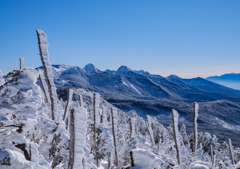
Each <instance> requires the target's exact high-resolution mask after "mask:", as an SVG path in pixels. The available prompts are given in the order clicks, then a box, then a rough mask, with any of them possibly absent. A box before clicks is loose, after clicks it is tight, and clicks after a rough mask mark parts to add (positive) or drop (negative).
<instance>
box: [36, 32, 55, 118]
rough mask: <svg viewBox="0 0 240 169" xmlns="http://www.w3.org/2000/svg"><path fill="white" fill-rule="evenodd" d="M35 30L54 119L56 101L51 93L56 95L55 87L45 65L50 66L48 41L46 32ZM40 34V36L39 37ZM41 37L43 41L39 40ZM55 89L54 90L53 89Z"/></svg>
mask: <svg viewBox="0 0 240 169" xmlns="http://www.w3.org/2000/svg"><path fill="white" fill-rule="evenodd" d="M36 32H37V37H38V47H39V53H40V54H39V55H40V58H41V61H42V65H43V70H44V75H45V78H46V82H47V86H48V91H49V95H50V101H51V110H52V120H55V115H54V112H57V103H56V101H55V100H54V96H53V95H57V94H56V89H55V87H53V86H55V85H54V82H53V79H51V81H50V78H49V75H50V74H51V75H52V72H49V70H48V69H47V67H51V65H50V63H49V60H48V56H49V55H48V51H47V48H46V47H48V43H47V40H46V34H45V33H44V32H42V31H41V30H36ZM40 36H41V37H40ZM41 39H42V40H43V41H41ZM41 45H43V46H44V49H42V46H41ZM54 90H55V91H54Z"/></svg>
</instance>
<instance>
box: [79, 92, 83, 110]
mask: <svg viewBox="0 0 240 169" xmlns="http://www.w3.org/2000/svg"><path fill="white" fill-rule="evenodd" d="M79 104H80V107H83V105H82V96H81V94H79Z"/></svg>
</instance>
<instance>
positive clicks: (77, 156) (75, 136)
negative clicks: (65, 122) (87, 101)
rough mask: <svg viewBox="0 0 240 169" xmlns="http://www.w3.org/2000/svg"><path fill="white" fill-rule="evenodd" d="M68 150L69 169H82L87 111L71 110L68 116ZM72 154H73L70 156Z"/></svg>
mask: <svg viewBox="0 0 240 169" xmlns="http://www.w3.org/2000/svg"><path fill="white" fill-rule="evenodd" d="M70 119H71V120H70V150H69V153H70V154H69V155H70V159H69V164H70V165H69V167H68V168H69V169H70V168H71V169H82V168H83V164H82V161H83V160H82V158H83V155H84V146H85V144H86V133H87V128H86V124H87V111H86V109H84V108H83V107H77V108H75V110H74V109H72V110H71V115H70ZM72 153H73V154H72Z"/></svg>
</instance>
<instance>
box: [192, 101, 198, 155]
mask: <svg viewBox="0 0 240 169" xmlns="http://www.w3.org/2000/svg"><path fill="white" fill-rule="evenodd" d="M193 111H194V117H193V126H194V148H193V152H196V151H197V136H198V132H197V118H198V103H196V102H194V105H193Z"/></svg>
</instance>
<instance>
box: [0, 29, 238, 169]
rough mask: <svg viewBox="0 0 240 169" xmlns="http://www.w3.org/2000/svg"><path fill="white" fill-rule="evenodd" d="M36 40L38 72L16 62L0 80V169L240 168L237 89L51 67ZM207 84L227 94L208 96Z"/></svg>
mask: <svg viewBox="0 0 240 169" xmlns="http://www.w3.org/2000/svg"><path fill="white" fill-rule="evenodd" d="M37 37H38V45H39V51H40V57H41V61H42V64H43V70H41V69H37V70H36V69H34V68H29V67H25V66H24V63H23V59H21V62H20V70H14V71H12V72H9V73H8V74H7V75H6V76H5V78H3V76H2V74H1V73H0V80H1V86H0V96H1V97H0V168H1V169H15V168H18V169H28V168H29V169H169V168H173V169H211V168H216V169H223V168H226V169H228V168H229V169H233V168H234V169H237V168H239V167H240V162H239V161H240V148H239V147H238V148H236V146H239V137H238V136H239V133H240V127H239V115H240V111H239V110H240V105H239V104H238V103H237V102H236V101H237V99H238V97H239V93H238V91H235V90H231V89H229V88H224V87H223V86H219V85H216V84H214V83H209V82H208V81H205V80H204V79H199V78H197V79H191V80H186V79H181V78H178V77H176V76H170V77H168V78H162V77H161V78H157V77H153V76H151V75H146V73H145V74H144V73H141V74H140V73H138V72H136V71H134V70H131V69H130V68H127V67H122V68H121V69H120V71H119V72H121V74H115V72H114V73H108V72H100V71H98V69H97V68H95V67H94V66H93V65H90V66H87V67H86V70H85V69H81V68H79V67H77V66H66V65H54V66H51V64H50V62H49V54H48V42H47V39H46V38H47V36H46V34H45V33H44V32H43V31H41V30H37ZM171 79H175V80H178V81H176V82H173V81H171ZM54 81H55V83H54ZM177 82H181V83H177ZM56 85H57V86H58V88H59V89H58V90H57V88H56ZM79 86H84V87H85V88H80V87H79ZM206 86H208V87H207V90H205V88H203V87H206ZM209 86H212V87H216V88H219V90H220V89H222V90H225V91H223V92H226V90H227V91H228V92H229V95H226V94H224V93H222V91H221V92H216V91H214V92H209V91H211V88H209ZM63 87H68V88H63ZM181 89H182V91H181ZM183 89H184V90H183ZM89 90H92V91H98V92H99V93H101V94H103V95H102V96H103V97H102V96H101V95H100V94H99V93H97V92H94V93H93V92H91V91H89ZM192 92H198V94H199V96H197V97H193V96H191V94H193V93H192ZM183 93H184V94H183ZM207 93H210V95H209V96H208V97H206V98H204V97H203V95H204V94H207ZM211 94H212V95H211ZM104 97H105V98H107V99H108V101H111V103H113V104H114V105H116V106H114V105H113V104H111V103H109V102H108V101H107V100H105V99H104ZM218 97H220V98H221V97H225V98H227V99H232V100H233V101H235V102H231V101H229V100H218V99H217V98H218ZM210 98H211V99H212V100H213V101H209V99H210ZM197 99H198V100H200V103H196V102H194V104H192V101H193V100H197ZM234 99H235V100H234ZM193 105H194V107H193ZM119 107H122V108H123V110H128V109H131V108H133V109H132V110H131V111H129V112H128V113H125V112H124V111H122V110H121V109H119ZM149 110H151V111H149ZM159 110H160V112H159V113H158V114H156V111H159ZM141 111H142V112H141ZM136 112H137V113H136ZM169 112H171V113H169ZM139 114H140V115H142V116H143V115H146V118H143V117H141V116H139ZM193 115H194V119H193ZM170 119H171V120H170ZM190 119H191V121H190ZM169 121H171V123H169ZM179 122H180V123H186V125H185V124H181V127H180V123H179ZM191 122H194V129H193V127H192V126H193V125H192V123H191ZM163 124H164V125H163ZM204 130H205V131H204ZM206 130H207V132H206ZM210 132H211V133H210ZM212 132H215V133H217V136H220V139H219V140H220V142H219V141H218V137H217V136H215V135H214V134H213V133H212ZM231 140H232V141H231ZM232 142H233V144H232Z"/></svg>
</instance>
